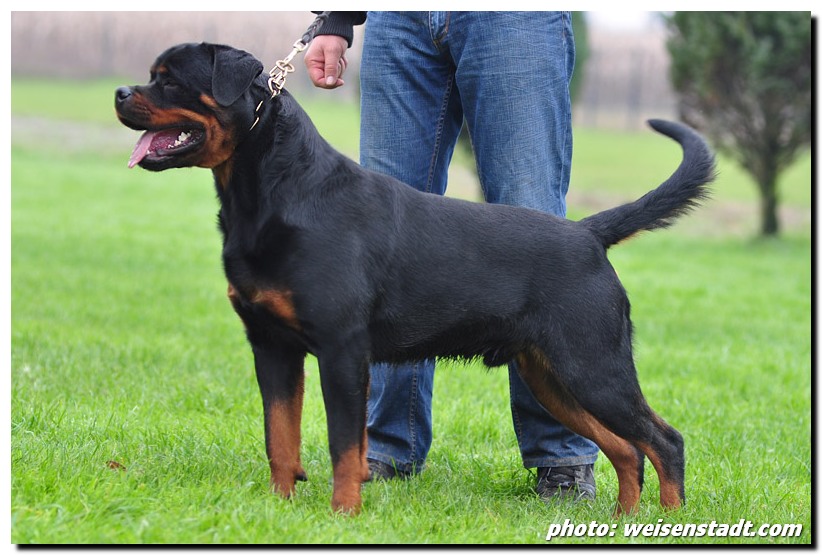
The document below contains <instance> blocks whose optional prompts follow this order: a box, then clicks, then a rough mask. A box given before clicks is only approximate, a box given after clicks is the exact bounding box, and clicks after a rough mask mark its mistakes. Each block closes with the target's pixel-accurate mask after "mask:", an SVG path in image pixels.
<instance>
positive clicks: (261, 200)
mask: <svg viewBox="0 0 822 555" xmlns="http://www.w3.org/2000/svg"><path fill="white" fill-rule="evenodd" d="M262 69H263V66H262V64H261V63H260V62H259V61H258V60H256V59H255V58H254V57H253V56H251V55H250V54H248V53H246V52H242V51H239V50H236V49H233V48H230V47H227V46H222V45H211V44H184V45H179V46H175V47H172V48H170V49H169V50H167V51H166V52H164V53H163V54H161V55H160V56H159V58H157V60H156V62H155V64H154V66H153V67H152V68H151V81H150V82H149V83H148V84H147V85H145V86H135V87H122V88H119V89H117V91H116V99H115V101H116V109H117V115H118V117H119V118H120V121H121V122H122V123H123V124H125V125H126V126H128V127H130V128H132V129H136V130H145V133H144V134H143V135H142V137H141V138H140V140H139V142H138V143H137V146H136V147H135V149H134V152H133V154H132V156H131V160H130V161H129V165H130V166H133V165H140V166H141V167H143V168H145V169H148V170H155V171H159V170H165V169H168V168H179V167H187V166H200V167H206V168H210V169H211V170H212V171H213V173H214V180H215V183H216V188H217V194H218V195H219V199H220V202H221V208H220V214H219V221H220V228H221V231H222V234H223V262H224V266H225V273H226V276H227V278H228V297H229V299H230V300H231V303H232V304H233V306H234V310H236V312H237V313H238V314H239V316H240V318H241V319H242V321H243V323H244V324H245V327H246V331H247V336H248V340H249V342H250V343H251V347H252V350H253V353H254V360H255V366H256V373H257V380H258V383H259V386H260V392H261V393H262V399H263V408H264V414H265V440H266V450H267V454H268V458H269V461H270V466H271V484H272V487H273V488H274V489H275V490H276V491H277V492H279V493H280V494H281V495H283V496H290V495H291V494H292V493H293V492H294V488H295V482H296V481H297V480H304V479H305V473H304V471H303V467H302V465H301V463H300V416H301V411H302V401H303V376H304V374H303V359H304V358H305V356H306V354H307V353H312V354H314V355H316V357H317V359H318V361H319V367H320V379H321V383H322V391H323V397H324V401H325V408H326V414H327V419H328V436H329V444H330V450H331V460H332V463H333V466H334V493H333V498H332V506H333V507H334V509H336V510H341V511H350V512H356V511H357V510H359V508H360V504H361V498H360V485H361V483H362V482H363V481H364V480H366V479H367V477H368V466H367V463H366V457H365V455H366V430H365V421H366V396H367V395H368V367H369V363H372V362H378V361H387V362H399V361H409V360H416V359H422V358H429V357H452V358H463V359H471V358H481V359H482V360H483V361H484V363H485V364H486V365H488V366H499V365H503V364H506V363H508V362H510V361H516V362H517V363H518V364H517V366H518V368H519V371H520V372H521V374H522V377H523V378H524V380H525V382H526V383H527V384H528V385H529V387H530V388H531V390H532V392H533V394H534V395H535V397H536V398H537V399H539V401H540V402H541V403H542V404H543V405H544V406H545V407H546V408H547V409H548V410H549V411H550V412H551V413H552V414H553V415H554V416H555V417H556V418H557V419H558V420H560V421H561V422H563V423H564V424H565V425H566V426H567V427H568V428H570V429H572V430H574V431H576V432H578V433H580V434H582V435H584V436H587V437H589V438H591V439H592V440H593V441H595V442H596V443H597V444H598V445H599V447H600V448H601V449H602V451H603V452H604V453H605V454H606V455H607V456H608V458H609V459H610V461H611V462H612V464H613V465H614V467H615V469H616V472H617V475H618V478H619V498H618V506H617V511H618V512H620V511H629V512H630V511H633V510H635V509H636V507H637V504H638V502H639V498H640V490H641V487H642V477H643V464H644V457H645V456H647V457H648V458H649V459H650V460H651V462H652V463H653V466H654V468H655V469H656V471H657V474H658V476H659V480H660V498H661V502H662V504H663V505H664V506H665V507H670V508H674V507H678V506H679V505H680V504H681V503H682V502H683V500H684V470H685V462H684V452H683V441H682V437H681V436H680V434H679V433H678V432H677V431H676V430H675V429H674V428H672V427H671V426H669V425H668V424H667V423H665V422H664V421H663V420H662V419H661V418H660V417H659V416H657V415H656V414H655V413H654V412H653V411H652V410H651V408H650V407H649V406H648V404H647V403H646V402H645V399H644V397H643V395H642V392H641V391H640V387H639V383H638V381H637V375H636V370H635V368H634V363H633V356H632V346H631V321H630V319H629V304H628V298H627V296H626V294H625V291H624V289H623V287H622V285H621V284H620V282H619V280H618V279H617V275H616V273H615V272H614V270H613V268H612V267H611V265H610V263H609V262H608V259H607V258H606V250H607V249H608V247H610V246H611V245H614V244H616V243H618V242H620V241H622V240H623V239H625V238H627V237H629V236H631V235H633V234H635V233H637V232H640V231H644V230H652V229H656V228H661V227H666V226H668V225H670V224H671V222H672V220H673V219H674V218H676V217H677V216H679V215H681V214H682V213H684V212H687V211H688V210H689V209H690V208H692V207H693V206H694V205H695V204H696V203H697V202H698V201H699V200H700V199H701V198H702V197H704V196H705V193H706V184H707V183H708V182H710V181H711V180H712V176H713V155H712V154H711V152H710V150H709V149H708V147H707V146H706V145H705V143H704V142H703V141H702V139H701V138H700V137H699V136H698V135H697V134H696V133H694V132H693V131H692V130H690V129H689V128H687V127H685V126H683V125H679V124H676V123H670V122H664V121H659V120H656V121H652V122H650V124H651V126H652V127H653V128H654V129H656V130H657V131H658V132H660V133H662V134H664V135H667V136H669V137H671V138H673V139H675V140H676V141H678V142H679V143H680V144H681V146H682V149H683V152H684V156H683V160H682V163H681V165H680V166H679V168H678V169H677V170H676V171H675V172H674V174H673V175H672V176H671V177H670V178H669V179H668V180H667V181H665V182H664V183H663V184H662V185H660V186H659V187H658V188H657V189H656V190H654V191H652V192H650V193H648V194H646V195H645V196H644V197H642V198H641V199H639V200H637V201H635V202H632V203H630V204H626V205H624V206H620V207H617V208H614V209H611V210H606V211H604V212H601V213H599V214H595V215H593V216H590V217H588V218H585V219H584V220H581V221H579V222H573V221H568V220H564V219H560V218H556V217H553V216H550V215H547V214H543V213H540V212H536V211H532V210H527V209H523V208H515V207H510V206H501V205H488V204H480V203H470V202H465V201H459V200H454V199H449V198H443V197H440V196H435V195H430V194H424V193H420V192H417V191H416V190H414V189H413V188H411V187H408V186H406V185H404V184H402V183H400V182H398V181H396V180H394V179H391V178H389V177H386V176H384V175H380V174H377V173H374V172H370V171H368V170H365V169H363V168H362V167H361V166H359V165H358V164H356V163H354V162H353V161H351V160H349V159H347V158H345V157H344V156H343V155H341V154H339V153H338V152H336V151H335V150H334V149H333V148H332V147H331V146H329V145H328V143H326V142H325V141H324V140H323V139H322V137H320V135H319V134H318V133H317V131H316V129H315V128H314V126H313V125H312V123H311V121H310V120H309V118H308V117H307V116H306V114H305V113H304V112H303V111H302V109H301V108H300V107H299V105H298V104H297V102H296V101H295V100H294V99H293V97H292V96H290V95H289V94H288V93H287V92H285V91H283V92H282V94H280V95H279V96H277V97H275V98H273V99H271V100H267V99H268V97H269V96H270V94H269V90H268V87H267V76H266V75H264V74H261V72H262ZM260 100H266V101H265V102H264V104H263V106H262V107H261V108H260V121H259V123H258V124H257V125H255V126H254V127H253V129H251V128H252V124H253V123H254V120H255V108H256V106H257V104H258V103H259V102H260Z"/></svg>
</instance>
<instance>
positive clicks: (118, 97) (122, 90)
mask: <svg viewBox="0 0 822 555" xmlns="http://www.w3.org/2000/svg"><path fill="white" fill-rule="evenodd" d="M129 96H131V87H119V88H118V89H117V90H116V91H114V102H116V103H117V104H119V103H121V102H123V101H125V100H126V99H127V98H128V97H129Z"/></svg>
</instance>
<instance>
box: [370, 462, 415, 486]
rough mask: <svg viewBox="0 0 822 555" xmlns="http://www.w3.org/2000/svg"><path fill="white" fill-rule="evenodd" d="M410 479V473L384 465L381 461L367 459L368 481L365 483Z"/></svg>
mask: <svg viewBox="0 0 822 555" xmlns="http://www.w3.org/2000/svg"><path fill="white" fill-rule="evenodd" d="M410 477H411V473H410V472H406V471H404V470H399V469H397V468H396V467H395V466H393V465H390V464H388V463H384V462H382V461H376V460H374V459H368V480H366V481H367V482H373V481H375V480H394V479H400V480H405V479H407V478H410Z"/></svg>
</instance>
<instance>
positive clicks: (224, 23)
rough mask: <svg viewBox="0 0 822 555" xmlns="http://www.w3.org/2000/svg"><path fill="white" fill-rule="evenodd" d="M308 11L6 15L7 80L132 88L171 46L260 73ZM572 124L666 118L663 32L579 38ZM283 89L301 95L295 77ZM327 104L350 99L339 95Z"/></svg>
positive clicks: (669, 102) (671, 107)
mask: <svg viewBox="0 0 822 555" xmlns="http://www.w3.org/2000/svg"><path fill="white" fill-rule="evenodd" d="M311 19H312V15H311V14H310V13H308V12H12V14H11V70H12V75H26V76H49V77H60V78H75V79H76V78H96V77H105V76H117V77H122V78H127V79H129V80H130V81H134V82H138V81H142V80H144V79H145V78H146V76H147V74H148V67H149V65H150V64H151V62H152V61H153V60H154V58H155V57H156V56H157V54H159V53H160V52H161V51H162V50H163V49H165V48H166V47H167V46H170V45H172V44H176V43H179V42H200V41H209V42H222V43H226V44H231V45H233V46H236V47H239V48H243V49H245V50H247V51H249V52H252V53H254V54H255V55H256V56H257V57H258V58H260V59H261V60H263V62H264V64H266V67H271V65H273V63H274V62H275V61H276V60H277V59H280V58H282V57H283V56H284V55H285V54H287V53H288V52H289V51H290V49H291V45H292V43H293V42H294V41H295V40H296V39H297V38H299V36H300V35H301V34H302V32H303V31H304V30H305V28H306V26H307V25H308V24H309V23H310V22H311ZM361 32H362V30H361V29H358V30H357V36H356V37H355V46H354V48H352V49H351V50H350V51H349V54H348V58H349V69H348V72H349V73H348V75H349V80H352V81H353V80H354V76H355V75H356V72H357V69H358V67H359V63H358V62H359V47H360V45H361V44H362V41H361ZM588 40H589V52H590V54H589V58H588V60H587V62H586V64H585V65H584V67H583V70H584V74H583V87H582V91H581V96H580V98H579V99H578V101H577V102H576V104H575V106H574V117H575V124H576V125H582V126H597V127H619V128H639V127H640V126H641V125H642V122H643V121H644V120H645V119H647V118H648V117H672V116H674V115H675V97H674V95H673V93H672V92H671V89H670V86H669V84H668V77H667V67H668V58H667V54H666V52H665V48H664V32H663V30H662V29H659V28H653V29H647V30H643V31H642V32H637V33H634V34H629V33H624V32H623V33H616V32H608V31H602V30H598V29H596V28H594V27H592V28H590V29H589V32H588ZM289 88H292V89H296V90H300V89H302V91H301V92H303V93H306V94H308V93H307V91H309V90H310V89H311V87H310V85H309V84H308V81H307V79H306V78H305V76H304V73H303V74H302V76H300V77H297V76H295V78H293V79H292V80H291V81H289ZM344 89H347V90H341V91H339V93H336V94H335V97H343V96H344V95H346V94H347V95H349V96H350V95H354V94H356V88H355V87H351V88H345V87H344Z"/></svg>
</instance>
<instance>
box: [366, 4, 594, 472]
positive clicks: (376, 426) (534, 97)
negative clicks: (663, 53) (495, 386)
mask: <svg viewBox="0 0 822 555" xmlns="http://www.w3.org/2000/svg"><path fill="white" fill-rule="evenodd" d="M573 66H574V42H573V33H572V31H571V16H570V14H569V13H567V12H539V13H513V12H501V13H500V12H496V13H495V12H369V14H368V21H367V23H366V29H365V39H364V44H363V57H362V65H361V69H360V79H361V87H362V91H361V94H362V106H361V111H362V123H361V140H360V156H361V162H362V164H363V165H364V166H365V167H367V168H370V169H372V170H376V171H379V172H382V173H385V174H389V175H392V176H394V177H396V178H397V179H399V180H400V181H403V182H405V183H407V184H409V185H411V186H412V187H415V188H416V189H419V190H420V191H426V192H429V193H436V194H444V193H445V187H446V181H447V171H448V165H449V164H450V162H451V156H452V154H453V151H454V146H455V144H456V141H457V136H458V135H459V132H460V129H461V127H462V123H463V119H464V120H465V122H466V123H467V125H468V130H469V133H470V136H471V142H472V145H473V149H474V155H475V158H476V163H477V170H478V174H479V179H480V184H481V186H482V190H483V195H484V196H485V199H486V201H487V202H494V203H504V204H511V205H519V206H527V207H529V208H534V209H538V210H543V211H546V212H550V213H553V214H557V215H561V216H564V215H565V194H566V192H567V190H568V182H569V174H570V170H571V150H572V139H571V109H570V97H569V93H568V82H569V80H570V78H571V73H572V71H573ZM508 375H509V382H510V391H511V412H512V416H513V420H514V429H515V431H516V436H517V441H518V442H519V446H520V451H521V454H522V461H523V464H524V466H525V467H527V468H533V467H543V466H570V465H580V464H592V463H593V462H594V461H595V460H596V457H597V453H598V449H597V447H596V445H595V444H593V443H592V442H590V441H589V440H587V439H585V438H583V437H581V436H578V435H576V434H574V433H573V432H571V431H569V430H568V429H566V428H565V427H564V426H562V425H561V424H560V423H559V422H557V421H556V420H554V418H553V417H552V416H551V415H550V414H549V413H548V412H547V411H546V410H545V409H543V408H542V406H541V405H540V404H539V403H538V402H537V401H536V400H535V399H534V398H533V396H532V395H531V392H530V391H529V390H528V388H527V386H525V384H524V383H523V382H522V380H521V378H520V377H519V374H518V373H517V371H516V368H515V367H514V366H513V365H510V366H509V372H508ZM433 386H434V361H433V360H427V361H422V362H417V363H413V364H408V365H385V364H375V365H373V366H372V367H371V392H370V396H369V400H368V458H370V459H375V460H379V461H382V462H385V463H388V464H393V465H396V467H397V468H398V469H400V470H403V471H407V472H418V471H419V470H421V469H422V467H423V465H424V462H425V458H426V456H427V455H428V450H429V448H430V446H431V440H432V418H431V397H432V394H433Z"/></svg>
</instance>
